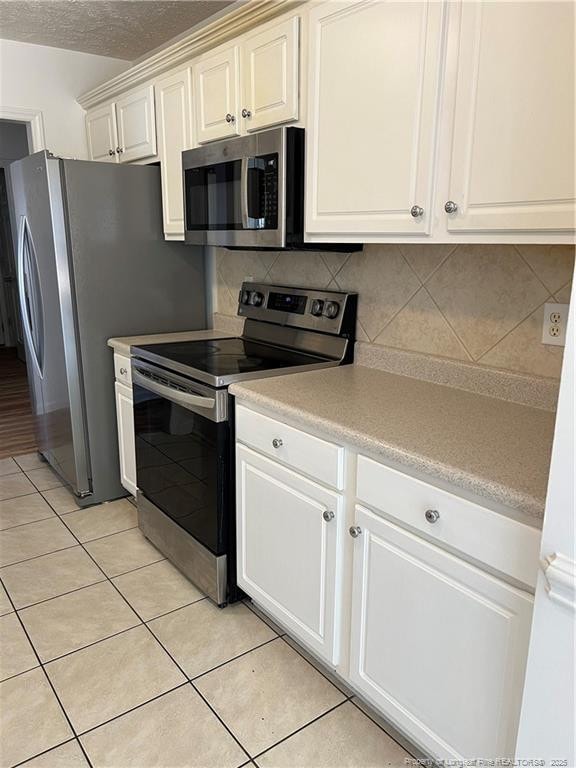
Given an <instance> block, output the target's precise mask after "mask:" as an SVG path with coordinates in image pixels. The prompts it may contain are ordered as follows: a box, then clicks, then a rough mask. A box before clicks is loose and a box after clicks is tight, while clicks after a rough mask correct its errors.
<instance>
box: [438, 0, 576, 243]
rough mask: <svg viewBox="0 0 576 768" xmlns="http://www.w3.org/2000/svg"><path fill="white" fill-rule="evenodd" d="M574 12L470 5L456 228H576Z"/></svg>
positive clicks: (460, 101)
mask: <svg viewBox="0 0 576 768" xmlns="http://www.w3.org/2000/svg"><path fill="white" fill-rule="evenodd" d="M574 9H575V6H574V3H572V2H531V3H522V2H505V3H493V2H474V3H468V2H464V3H462V6H461V19H460V25H459V27H458V28H457V29H456V26H457V25H456V22H455V23H454V28H455V33H454V34H458V32H459V46H458V61H457V70H458V84H457V92H456V107H455V119H454V135H453V145H452V161H451V177H450V189H449V199H450V200H451V201H452V202H454V203H456V204H457V206H458V210H457V212H456V213H453V214H452V215H450V216H449V217H448V219H449V221H448V228H449V229H450V230H492V231H497V230H518V231H522V230H523V231H534V230H554V229H556V230H562V229H574V221H575V217H576V205H575V184H574V168H575V156H574V130H575V126H574V93H575V83H574V67H573V66H567V62H572V61H573V60H574V55H575V51H574V29H575V26H574V24H575V18H574ZM456 21H458V19H456Z"/></svg>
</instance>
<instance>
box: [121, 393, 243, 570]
mask: <svg viewBox="0 0 576 768" xmlns="http://www.w3.org/2000/svg"><path fill="white" fill-rule="evenodd" d="M134 429H135V437H136V476H137V485H138V489H139V491H140V492H141V493H143V494H144V496H146V498H147V499H149V500H150V501H151V502H152V503H153V504H155V505H156V506H157V507H158V508H159V509H161V510H162V512H164V513H165V514H166V515H168V517H170V518H171V519H172V520H173V521H174V522H176V523H178V525H180V526H181V527H182V528H183V529H184V530H185V531H187V532H188V533H190V534H191V535H192V536H193V537H194V538H195V539H196V540H197V541H198V542H200V543H201V544H203V545H204V546H205V547H207V548H208V549H209V550H210V551H211V552H212V553H213V554H215V555H221V554H225V553H226V546H227V542H226V541H225V540H224V539H225V530H226V527H225V526H224V525H223V520H224V516H225V514H226V508H227V498H228V497H227V490H226V489H227V488H228V487H229V481H228V454H229V427H228V422H226V421H223V422H219V423H216V422H213V421H211V420H210V419H207V418H206V417H204V416H201V415H199V414H197V413H195V412H193V411H190V410H188V409H186V408H183V407H182V406H180V405H177V404H176V403H173V402H171V401H170V400H167V399H166V398H163V397H161V396H160V395H156V394H154V393H152V392H150V391H149V390H147V389H145V388H144V387H141V386H139V385H134Z"/></svg>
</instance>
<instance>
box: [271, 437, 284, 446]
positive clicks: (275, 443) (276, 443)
mask: <svg viewBox="0 0 576 768" xmlns="http://www.w3.org/2000/svg"><path fill="white" fill-rule="evenodd" d="M283 445H284V443H283V442H282V440H281V439H280V438H279V437H275V438H274V440H272V447H273V448H281V447H282V446H283Z"/></svg>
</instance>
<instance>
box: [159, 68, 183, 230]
mask: <svg viewBox="0 0 576 768" xmlns="http://www.w3.org/2000/svg"><path fill="white" fill-rule="evenodd" d="M191 80H192V74H191V71H190V68H189V67H187V68H186V69H183V70H182V71H181V72H176V73H175V74H173V75H170V76H169V77H166V78H164V79H163V80H160V82H159V83H157V84H156V109H157V112H158V139H159V148H158V149H159V153H160V162H161V167H160V170H161V175H162V212H163V216H164V233H165V234H166V235H169V236H170V239H176V238H179V239H181V240H183V239H184V200H183V194H184V193H183V189H182V151H183V150H185V149H189V148H190V147H191V146H192V112H191V103H192V95H191V91H192V83H191Z"/></svg>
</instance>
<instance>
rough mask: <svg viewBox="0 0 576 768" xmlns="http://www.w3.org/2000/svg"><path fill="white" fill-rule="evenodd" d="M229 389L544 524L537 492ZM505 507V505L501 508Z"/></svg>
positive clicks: (235, 387) (503, 511)
mask: <svg viewBox="0 0 576 768" xmlns="http://www.w3.org/2000/svg"><path fill="white" fill-rule="evenodd" d="M229 391H230V393H231V394H233V395H234V396H235V397H236V398H237V399H238V400H240V401H243V402H246V403H252V404H254V405H257V406H261V407H262V408H264V409H269V410H271V411H273V412H274V414H276V415H280V416H285V417H286V418H288V419H290V421H291V423H292V424H294V425H295V426H299V427H302V428H303V429H310V428H313V429H321V430H322V431H323V433H324V434H325V435H326V436H329V437H332V438H333V439H335V440H338V441H340V442H343V443H347V444H349V445H350V446H351V447H353V448H356V449H358V450H360V451H366V452H367V453H368V454H371V455H372V456H374V457H377V458H380V459H382V460H383V461H385V460H386V459H388V460H389V461H392V462H393V463H394V464H395V466H396V467H406V468H408V469H412V470H414V471H416V472H417V473H418V474H419V475H421V476H424V477H428V478H430V482H432V484H433V482H434V479H436V480H439V481H440V482H441V483H444V484H446V485H447V486H449V487H452V488H453V489H454V490H455V491H456V492H457V490H458V489H461V490H463V491H464V492H468V493H470V494H472V495H473V496H474V497H475V499H476V503H478V504H482V500H486V501H487V502H493V503H495V504H496V505H497V506H498V507H500V508H499V509H497V510H493V511H496V512H497V513H499V514H504V515H505V516H506V517H510V518H512V519H514V520H516V521H518V522H521V523H523V524H524V525H528V526H530V527H532V528H534V527H535V528H541V527H542V519H543V514H544V501H542V500H541V499H538V498H536V497H534V496H528V495H525V494H522V493H518V492H517V491H515V490H514V489H512V488H509V487H507V486H503V485H501V484H499V483H494V482H491V481H489V480H486V479H485V478H482V477H479V476H477V475H473V474H470V473H468V472H465V471H463V470H461V469H459V468H458V467H454V466H453V465H449V464H434V462H433V461H432V460H430V459H428V458H427V457H425V456H422V455H420V454H415V453H411V452H409V451H403V450H402V449H400V448H398V447H396V446H393V445H388V444H386V443H384V442H382V441H380V440H378V439H376V438H373V437H370V436H369V435H366V434H364V433H361V432H356V431H354V430H353V429H351V428H350V427H346V426H343V425H340V424H338V423H336V422H333V421H331V420H329V419H326V418H324V417H322V416H317V415H315V414H312V413H310V412H306V411H301V410H298V409H296V408H294V407H293V406H291V405H286V404H285V403H282V402H281V401H278V400H276V399H275V398H274V397H271V396H269V395H263V394H261V393H257V392H253V391H252V390H250V389H247V388H244V387H243V385H242V384H240V383H238V384H232V385H231V386H230V390H229ZM501 507H504V509H501Z"/></svg>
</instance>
